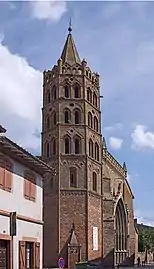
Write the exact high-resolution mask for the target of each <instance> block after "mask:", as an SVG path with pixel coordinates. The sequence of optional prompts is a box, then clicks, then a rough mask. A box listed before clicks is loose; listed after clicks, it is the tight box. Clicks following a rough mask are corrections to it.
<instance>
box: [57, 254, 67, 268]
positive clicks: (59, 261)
mask: <svg viewBox="0 0 154 269" xmlns="http://www.w3.org/2000/svg"><path fill="white" fill-rule="evenodd" d="M64 265H65V261H64V259H63V258H62V257H60V258H59V260H58V266H59V268H64Z"/></svg>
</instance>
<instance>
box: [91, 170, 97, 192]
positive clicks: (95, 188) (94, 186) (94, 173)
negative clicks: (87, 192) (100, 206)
mask: <svg viewBox="0 0 154 269" xmlns="http://www.w3.org/2000/svg"><path fill="white" fill-rule="evenodd" d="M92 189H93V191H97V174H96V172H93V175H92Z"/></svg>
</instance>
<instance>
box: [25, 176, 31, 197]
mask: <svg viewBox="0 0 154 269" xmlns="http://www.w3.org/2000/svg"><path fill="white" fill-rule="evenodd" d="M24 196H25V198H28V199H29V198H30V182H29V180H28V179H26V178H25V179H24Z"/></svg>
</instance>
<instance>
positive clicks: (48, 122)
mask: <svg viewBox="0 0 154 269" xmlns="http://www.w3.org/2000/svg"><path fill="white" fill-rule="evenodd" d="M46 129H47V130H48V129H50V117H49V116H47V119H46Z"/></svg>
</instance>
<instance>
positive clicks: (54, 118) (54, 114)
mask: <svg viewBox="0 0 154 269" xmlns="http://www.w3.org/2000/svg"><path fill="white" fill-rule="evenodd" d="M56 123H57V119H56V112H54V113H53V124H54V125H56Z"/></svg>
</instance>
